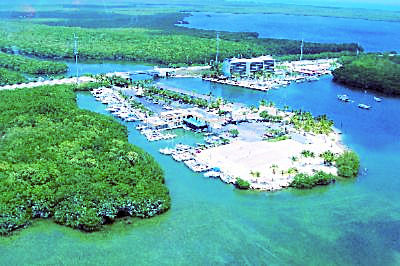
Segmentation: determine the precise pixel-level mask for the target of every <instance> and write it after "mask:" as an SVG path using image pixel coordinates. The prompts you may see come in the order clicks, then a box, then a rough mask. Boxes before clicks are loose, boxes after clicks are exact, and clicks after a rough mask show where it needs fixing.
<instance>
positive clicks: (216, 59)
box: [215, 31, 219, 64]
mask: <svg viewBox="0 0 400 266" xmlns="http://www.w3.org/2000/svg"><path fill="white" fill-rule="evenodd" d="M218 56H219V32H218V31H217V54H216V55H215V63H216V64H218Z"/></svg>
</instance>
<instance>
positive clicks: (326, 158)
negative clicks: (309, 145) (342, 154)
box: [319, 151, 337, 166]
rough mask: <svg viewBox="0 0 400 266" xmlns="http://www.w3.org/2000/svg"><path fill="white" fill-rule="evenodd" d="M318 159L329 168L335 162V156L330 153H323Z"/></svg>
mask: <svg viewBox="0 0 400 266" xmlns="http://www.w3.org/2000/svg"><path fill="white" fill-rule="evenodd" d="M319 157H321V158H323V159H324V164H326V165H328V166H330V165H332V164H333V163H334V162H335V161H336V158H337V157H336V155H335V154H334V153H333V152H331V151H325V152H323V153H321V154H320V155H319Z"/></svg>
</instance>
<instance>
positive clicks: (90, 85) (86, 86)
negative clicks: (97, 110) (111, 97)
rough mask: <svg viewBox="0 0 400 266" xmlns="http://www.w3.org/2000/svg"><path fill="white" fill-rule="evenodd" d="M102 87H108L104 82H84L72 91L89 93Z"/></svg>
mask: <svg viewBox="0 0 400 266" xmlns="http://www.w3.org/2000/svg"><path fill="white" fill-rule="evenodd" d="M103 86H106V87H107V86H109V84H108V83H104V82H99V81H97V82H85V83H81V84H79V85H77V86H75V88H74V90H75V91H91V90H94V89H98V88H100V87H103Z"/></svg>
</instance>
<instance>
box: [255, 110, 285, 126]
mask: <svg viewBox="0 0 400 266" xmlns="http://www.w3.org/2000/svg"><path fill="white" fill-rule="evenodd" d="M260 117H261V118H262V119H264V120H265V121H269V122H277V123H279V122H282V119H283V117H282V116H279V115H270V114H269V113H268V112H267V111H262V112H260Z"/></svg>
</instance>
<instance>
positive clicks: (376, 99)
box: [374, 96, 382, 102]
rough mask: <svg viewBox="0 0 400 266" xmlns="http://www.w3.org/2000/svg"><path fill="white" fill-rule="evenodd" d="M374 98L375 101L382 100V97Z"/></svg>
mask: <svg viewBox="0 0 400 266" xmlns="http://www.w3.org/2000/svg"><path fill="white" fill-rule="evenodd" d="M374 100H375V101H376V102H381V101H382V98H379V97H376V96H375V97H374Z"/></svg>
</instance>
